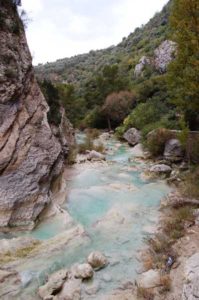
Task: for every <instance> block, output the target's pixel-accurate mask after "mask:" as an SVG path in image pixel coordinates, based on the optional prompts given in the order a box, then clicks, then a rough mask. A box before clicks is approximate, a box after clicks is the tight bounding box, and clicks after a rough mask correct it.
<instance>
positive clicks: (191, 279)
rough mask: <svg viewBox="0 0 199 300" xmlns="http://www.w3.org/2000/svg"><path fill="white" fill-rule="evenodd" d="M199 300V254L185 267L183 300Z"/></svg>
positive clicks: (192, 257) (191, 258)
mask: <svg viewBox="0 0 199 300" xmlns="http://www.w3.org/2000/svg"><path fill="white" fill-rule="evenodd" d="M196 299H199V253H196V254H194V255H192V256H191V257H190V258H189V259H188V260H187V262H186V265H185V283H184V286H183V293H182V300H196Z"/></svg>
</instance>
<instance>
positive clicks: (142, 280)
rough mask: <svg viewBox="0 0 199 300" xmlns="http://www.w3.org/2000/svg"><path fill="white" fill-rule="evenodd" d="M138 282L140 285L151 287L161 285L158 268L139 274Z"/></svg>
mask: <svg viewBox="0 0 199 300" xmlns="http://www.w3.org/2000/svg"><path fill="white" fill-rule="evenodd" d="M137 284H138V286H140V287H143V288H146V289H149V288H154V287H157V286H159V285H160V274H159V271H157V270H149V271H147V272H144V273H142V274H141V275H139V276H138V279H137Z"/></svg>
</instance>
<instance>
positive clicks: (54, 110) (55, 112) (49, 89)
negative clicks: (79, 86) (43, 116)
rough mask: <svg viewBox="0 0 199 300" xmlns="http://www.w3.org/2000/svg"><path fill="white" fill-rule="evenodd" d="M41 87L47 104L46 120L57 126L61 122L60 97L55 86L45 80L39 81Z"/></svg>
mask: <svg viewBox="0 0 199 300" xmlns="http://www.w3.org/2000/svg"><path fill="white" fill-rule="evenodd" d="M41 88H42V91H43V93H44V96H45V98H46V101H47V102H48V105H49V108H50V109H49V112H48V121H49V123H51V124H54V125H56V126H58V125H59V124H60V122H61V113H60V97H59V93H58V90H57V89H56V87H55V86H54V85H53V84H52V83H51V82H50V81H47V80H44V81H43V83H41Z"/></svg>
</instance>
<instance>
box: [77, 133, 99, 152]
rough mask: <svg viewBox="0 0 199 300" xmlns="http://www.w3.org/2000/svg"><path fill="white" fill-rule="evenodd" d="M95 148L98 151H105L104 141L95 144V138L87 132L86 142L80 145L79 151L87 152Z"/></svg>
mask: <svg viewBox="0 0 199 300" xmlns="http://www.w3.org/2000/svg"><path fill="white" fill-rule="evenodd" d="M87 150H89V151H92V150H95V151H97V152H101V153H103V152H104V145H103V144H102V143H98V144H97V145H95V144H94V142H93V138H92V137H91V136H90V135H89V133H87V135H86V139H85V142H84V143H82V144H79V145H78V153H80V154H86V151H87Z"/></svg>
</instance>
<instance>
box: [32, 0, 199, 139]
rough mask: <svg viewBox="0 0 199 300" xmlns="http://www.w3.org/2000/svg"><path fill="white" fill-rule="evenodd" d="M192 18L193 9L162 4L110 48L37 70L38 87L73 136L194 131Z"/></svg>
mask: <svg viewBox="0 0 199 300" xmlns="http://www.w3.org/2000/svg"><path fill="white" fill-rule="evenodd" d="M197 14H198V3H197V1H191V2H190V3H187V1H185V0H184V2H183V0H180V1H169V3H168V4H167V5H166V6H165V7H164V8H163V10H162V11H161V12H160V13H157V14H156V15H155V16H154V17H153V18H152V19H151V20H150V21H149V22H148V23H147V24H146V25H145V26H142V27H140V28H136V29H135V31H134V32H133V33H131V34H130V35H129V36H128V37H127V38H123V40H122V42H121V43H120V44H118V45H117V46H111V47H109V48H107V49H104V50H98V51H90V52H89V53H88V54H83V55H77V56H74V57H72V58H66V59H60V60H57V61H56V62H54V63H47V64H45V65H39V66H37V67H36V72H37V77H38V80H39V81H40V82H42V81H43V80H44V79H45V80H47V81H48V80H49V81H52V83H53V84H54V86H55V87H56V89H57V92H58V94H59V98H60V103H61V104H62V105H63V106H64V107H65V109H66V113H67V116H68V117H69V119H70V120H71V121H72V123H73V124H74V125H75V126H76V127H79V128H81V129H84V128H87V127H94V128H109V129H110V128H113V129H115V128H116V133H117V134H118V136H122V135H123V133H124V132H125V131H126V130H127V129H128V128H130V127H136V128H137V129H139V130H141V131H142V133H143V136H144V137H145V136H147V134H148V133H149V132H150V131H151V130H153V129H156V128H160V127H163V128H167V129H175V130H179V129H181V128H182V127H183V128H184V127H188V128H189V129H191V130H197V129H198V128H199V120H198V96H199V95H198V82H199V80H198V74H199V72H198V43H199V41H198V15H197ZM182 15H183V16H184V18H183V19H182V17H181V16H182ZM122 95H123V96H124V95H131V97H130V98H131V103H130V104H127V102H128V101H127V99H126V96H124V98H125V99H126V100H125V101H127V102H126V103H124V102H125V101H123V96H122ZM128 97H129V96H128ZM128 97H127V98H128ZM55 98H56V97H55ZM55 101H56V100H55ZM111 114H112V115H111ZM182 123H183V124H182Z"/></svg>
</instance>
